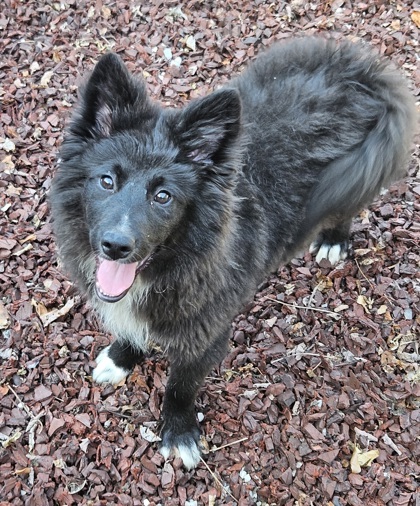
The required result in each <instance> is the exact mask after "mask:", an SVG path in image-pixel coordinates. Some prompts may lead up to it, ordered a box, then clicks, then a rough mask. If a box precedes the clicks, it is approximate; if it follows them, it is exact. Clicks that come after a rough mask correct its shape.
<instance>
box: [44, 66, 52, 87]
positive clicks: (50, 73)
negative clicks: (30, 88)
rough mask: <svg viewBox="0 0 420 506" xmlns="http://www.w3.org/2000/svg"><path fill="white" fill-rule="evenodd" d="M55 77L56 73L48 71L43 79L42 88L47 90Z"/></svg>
mask: <svg viewBox="0 0 420 506" xmlns="http://www.w3.org/2000/svg"><path fill="white" fill-rule="evenodd" d="M53 75H54V72H53V71H52V70H48V71H47V72H45V74H44V75H43V76H42V77H41V86H42V87H44V88H46V87H47V86H48V84H49V82H50V81H51V78H52V76H53Z"/></svg>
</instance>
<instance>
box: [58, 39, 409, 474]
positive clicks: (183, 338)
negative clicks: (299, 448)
mask: <svg viewBox="0 0 420 506" xmlns="http://www.w3.org/2000/svg"><path fill="white" fill-rule="evenodd" d="M413 128H414V105H413V101H412V99H411V98H410V95H409V92H408V91H407V88H406V85H405V83H404V82H403V80H402V79H401V78H400V76H399V75H398V73H397V72H395V71H394V70H392V69H390V68H389V66H388V64H387V63H385V62H384V61H383V60H381V59H380V58H379V57H378V56H377V55H376V54H374V53H372V52H371V51H370V50H368V49H367V48H365V47H362V46H360V45H356V44H352V43H349V42H343V43H336V42H333V41H326V40H323V39H320V38H309V39H308V38H302V39H296V40H293V41H291V42H287V43H283V44H278V45H276V46H274V47H273V48H272V49H271V50H269V51H267V52H266V53H263V54H262V55H261V56H259V57H258V58H257V59H256V61H255V62H254V63H253V64H252V65H251V66H250V67H249V68H248V70H246V71H245V72H244V73H243V74H242V75H241V76H240V77H238V78H236V79H235V80H233V81H232V82H231V83H230V84H229V85H228V86H227V87H226V88H224V89H222V90H220V91H216V92H214V93H213V94H211V95H210V96H208V97H205V98H202V99H199V100H196V101H193V102H192V103H190V104H189V105H188V106H187V107H186V108H185V109H183V110H174V109H162V108H161V107H159V106H158V105H157V104H155V103H152V102H151V101H150V100H149V98H148V96H147V94H146V89H145V85H144V83H143V82H142V81H140V80H136V79H134V78H133V77H131V76H130V75H129V73H128V71H127V70H126V68H125V66H124V65H123V63H122V62H121V60H120V58H119V57H117V56H116V55H113V54H108V55H105V56H104V57H103V58H102V59H101V60H100V61H99V63H98V64H97V66H96V68H95V69H94V71H93V73H92V75H91V76H90V78H89V79H88V81H87V83H86V85H85V87H84V89H83V90H82V93H81V100H80V105H79V107H78V110H77V112H76V113H75V115H74V117H73V119H72V121H71V124H70V127H69V129H68V131H67V133H66V135H65V139H64V143H63V147H62V150H61V158H62V159H61V163H60V167H59V169H58V173H57V175H56V177H55V179H54V182H53V187H52V193H51V205H52V214H53V219H54V228H55V235H56V239H57V243H58V246H59V249H60V254H61V258H62V260H63V263H64V265H65V267H66V269H67V270H68V272H69V273H70V275H71V277H72V279H73V280H75V281H76V283H77V284H78V286H79V287H80V289H81V291H82V292H83V293H85V294H86V295H87V296H88V297H89V298H90V299H91V301H92V302H93V305H94V306H95V307H96V309H97V311H98V313H99V314H100V315H101V317H102V319H103V321H104V324H105V325H106V327H107V328H108V329H109V330H111V331H112V332H113V333H114V335H115V337H116V341H115V342H114V343H113V344H112V345H111V346H110V347H109V348H107V349H106V351H105V352H103V353H102V355H100V357H99V363H98V367H97V369H96V370H95V372H94V378H97V379H98V380H99V381H101V382H104V381H110V382H112V381H114V382H116V379H118V381H120V380H121V378H122V377H124V375H125V374H128V373H129V371H130V370H131V369H132V368H133V367H134V365H135V363H136V362H138V361H139V360H141V359H142V357H143V354H145V353H147V350H148V348H149V346H150V344H151V343H155V344H157V345H159V346H160V347H161V348H162V349H163V350H164V351H165V353H166V354H167V356H168V357H169V359H170V362H171V372H170V376H169V380H168V385H167V389H166V393H165V399H164V404H163V411H162V418H163V424H162V434H161V435H162V450H161V451H162V453H163V454H164V455H165V456H169V455H170V454H171V453H177V454H179V455H180V456H181V458H182V459H183V461H184V464H185V465H186V466H187V467H190V468H191V467H194V466H195V465H196V464H197V462H198V460H199V455H200V453H199V430H198V428H197V424H196V419H195V411H194V402H195V397H196V394H197V392H198V390H199V388H200V386H201V385H202V383H203V380H204V378H205V376H206V374H208V372H209V371H210V369H211V368H212V367H213V366H214V365H215V364H217V363H218V362H219V361H220V360H221V359H222V358H223V356H224V355H225V353H226V350H227V342H228V336H229V330H230V325H231V320H232V319H233V317H234V316H235V315H236V313H237V312H238V311H239V310H240V309H241V308H242V307H243V305H244V304H245V303H246V302H248V301H249V300H250V299H251V298H252V296H253V294H254V291H255V289H256V287H257V285H258V284H259V283H260V282H261V281H262V280H263V279H264V277H265V276H266V275H267V274H268V273H269V272H270V271H273V270H275V269H277V267H278V266H279V264H280V263H282V262H286V261H287V260H288V259H290V258H291V256H292V255H293V254H294V253H295V252H296V251H297V250H299V249H300V248H302V247H303V246H305V245H307V244H308V243H309V242H310V241H311V240H312V239H315V242H314V246H313V249H314V250H315V251H317V250H319V253H318V260H320V259H321V257H322V256H328V255H329V254H330V253H331V258H330V260H331V261H332V262H336V261H338V260H340V259H341V258H343V257H344V256H345V254H346V250H347V244H348V234H349V226H350V220H351V218H352V217H353V216H354V215H355V214H356V213H357V212H358V211H359V210H360V209H361V208H363V207H364V206H366V205H368V204H369V203H370V202H371V201H372V199H373V198H374V196H375V195H377V194H378V192H379V191H380V189H381V188H382V187H384V186H386V185H388V184H389V183H390V182H391V181H392V180H394V179H398V178H400V177H402V176H404V174H405V169H406V162H407V157H408V151H409V146H410V141H411V138H412V133H413ZM104 177H105V178H106V179H105V180H104ZM110 178H111V179H110ZM111 182H112V184H111ZM162 191H164V192H166V193H161V192H162ZM167 194H169V195H170V197H171V198H170V201H169V202H165V203H163V202H158V200H162V199H163V197H165V198H166V195H167ZM317 234H319V235H318V239H316V237H317ZM99 258H105V259H107V260H111V261H117V262H121V263H122V264H125V263H126V262H139V266H140V267H139V269H141V270H140V271H139V272H138V274H137V276H136V278H135V281H134V283H133V285H132V286H131V288H130V289H129V290H128V292H127V294H126V295H125V296H124V297H123V298H121V300H118V301H117V302H113V303H112V302H106V301H104V300H103V298H100V297H98V292H97V290H96V289H95V284H96V277H97V274H96V269H97V262H98V259H99ZM142 261H143V264H141V262H142ZM140 264H141V265H140ZM112 265H114V264H112Z"/></svg>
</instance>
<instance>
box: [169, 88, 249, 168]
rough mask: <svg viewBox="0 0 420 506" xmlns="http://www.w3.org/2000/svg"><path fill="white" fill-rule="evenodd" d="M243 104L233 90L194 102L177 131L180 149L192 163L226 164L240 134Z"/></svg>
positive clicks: (222, 91)
mask: <svg viewBox="0 0 420 506" xmlns="http://www.w3.org/2000/svg"><path fill="white" fill-rule="evenodd" d="M240 126H241V102H240V98H239V93H238V92H237V91H236V90H234V89H225V90H221V91H216V92H214V93H212V94H211V95H209V96H208V97H205V98H202V99H199V100H196V101H195V102H192V103H191V104H190V105H189V106H188V107H187V108H186V109H185V110H184V111H183V112H182V113H181V117H180V123H179V127H178V135H179V140H180V144H181V149H182V151H183V153H184V155H185V156H187V158H189V159H191V160H192V161H193V162H199V163H204V164H218V163H223V162H224V161H227V160H228V159H229V153H230V149H229V147H230V146H231V145H232V144H233V143H234V141H235V140H236V138H237V137H238V134H239V132H240Z"/></svg>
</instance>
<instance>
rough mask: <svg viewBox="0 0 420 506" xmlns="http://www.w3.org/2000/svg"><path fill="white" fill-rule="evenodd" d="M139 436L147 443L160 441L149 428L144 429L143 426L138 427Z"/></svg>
mask: <svg viewBox="0 0 420 506" xmlns="http://www.w3.org/2000/svg"><path fill="white" fill-rule="evenodd" d="M140 434H141V437H142V438H143V439H145V440H146V441H147V442H149V443H156V442H157V441H162V439H161V438H160V437H159V436H157V435H156V434H155V433H154V432H153V431H152V430H150V429H149V427H145V426H144V425H141V426H140Z"/></svg>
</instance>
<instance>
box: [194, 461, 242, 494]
mask: <svg viewBox="0 0 420 506" xmlns="http://www.w3.org/2000/svg"><path fill="white" fill-rule="evenodd" d="M200 460H201V462H202V463H203V464H204V465H205V466H206V468H207V471H208V472H209V473H210V474H211V475H212V477H213V479H214V480H215V481H216V483H217V485H218V486H219V487H220V488H221V490H223V491H224V492H225V494H227V495H229V496H230V497H231V498H232V499H233V500H234V501H235V502H236V503H237V502H238V501H237V499H235V498H234V497H233V495H232V494H231V493H230V492H229V490H226V488H225V487H224V485H223V483H222V482H221V481H220V480H219V478H218V477H217V476H216V475H215V474H214V473H213V471H212V470H211V469H210V468H209V466H208V465H207V463H206V461H205V460H204V459H203V457H200Z"/></svg>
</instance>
